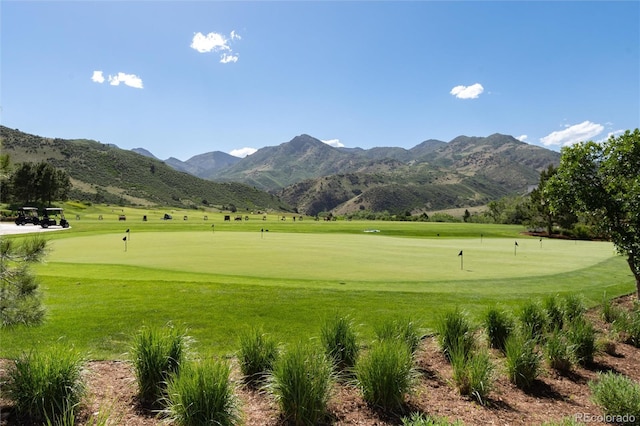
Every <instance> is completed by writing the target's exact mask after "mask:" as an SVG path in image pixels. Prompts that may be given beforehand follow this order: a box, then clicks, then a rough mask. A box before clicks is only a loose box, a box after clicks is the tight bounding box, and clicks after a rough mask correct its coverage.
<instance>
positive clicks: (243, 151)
mask: <svg viewBox="0 0 640 426" xmlns="http://www.w3.org/2000/svg"><path fill="white" fill-rule="evenodd" d="M256 151H257V149H255V148H249V147H245V148H240V149H234V150H233V151H231V152H230V153H229V154H230V155H233V156H234V157H240V158H244V157H246V156H247V155H251V154H253V153H254V152H256Z"/></svg>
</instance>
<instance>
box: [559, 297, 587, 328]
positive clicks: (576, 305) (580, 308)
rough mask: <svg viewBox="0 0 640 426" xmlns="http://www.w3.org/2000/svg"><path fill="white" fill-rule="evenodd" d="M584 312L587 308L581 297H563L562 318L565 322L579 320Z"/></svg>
mask: <svg viewBox="0 0 640 426" xmlns="http://www.w3.org/2000/svg"><path fill="white" fill-rule="evenodd" d="M586 311H587V307H586V306H585V304H584V300H583V299H582V297H581V296H579V295H577V294H567V295H565V296H564V318H565V320H566V322H568V323H571V322H573V321H576V320H579V319H581V318H582V316H583V315H584V313H585V312H586Z"/></svg>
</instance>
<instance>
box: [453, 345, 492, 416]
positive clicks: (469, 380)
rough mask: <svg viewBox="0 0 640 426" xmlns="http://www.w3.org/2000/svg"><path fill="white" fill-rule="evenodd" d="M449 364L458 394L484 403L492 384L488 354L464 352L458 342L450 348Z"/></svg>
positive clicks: (483, 352)
mask: <svg viewBox="0 0 640 426" xmlns="http://www.w3.org/2000/svg"><path fill="white" fill-rule="evenodd" d="M451 366H452V368H453V380H454V382H455V384H456V387H457V388H458V391H459V392H460V394H461V395H465V396H469V397H471V398H474V399H475V400H476V401H478V402H479V403H480V404H482V405H484V404H485V403H486V398H487V395H488V394H489V392H490V391H491V387H492V385H493V379H492V373H493V364H492V363H491V360H490V359H489V354H488V353H487V352H486V351H481V352H476V351H471V352H468V353H465V350H464V349H463V345H462V344H459V345H456V346H454V347H453V348H452V350H451Z"/></svg>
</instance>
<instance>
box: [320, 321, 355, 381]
mask: <svg viewBox="0 0 640 426" xmlns="http://www.w3.org/2000/svg"><path fill="white" fill-rule="evenodd" d="M320 341H321V342H322V346H323V348H324V351H325V353H326V354H327V356H328V357H329V358H330V359H331V361H332V362H333V365H334V367H335V368H336V369H337V370H339V371H348V370H350V369H353V367H354V366H355V365H356V360H357V359H358V354H359V352H360V347H359V346H358V337H357V335H356V332H355V330H354V325H353V321H351V319H349V318H348V317H344V316H339V315H336V316H334V317H333V318H330V319H328V320H326V321H325V322H324V323H323V324H322V328H321V329H320Z"/></svg>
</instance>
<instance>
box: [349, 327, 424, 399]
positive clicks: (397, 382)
mask: <svg viewBox="0 0 640 426" xmlns="http://www.w3.org/2000/svg"><path fill="white" fill-rule="evenodd" d="M356 380H357V383H358V386H359V388H360V390H361V392H362V396H363V398H364V400H365V401H366V402H367V403H369V404H370V405H372V406H375V407H380V408H382V409H383V410H394V409H398V408H401V407H402V405H403V404H404V398H405V395H406V394H408V393H409V392H411V390H412V389H413V385H414V380H415V370H414V368H413V356H412V354H411V350H410V348H409V347H408V346H407V344H406V343H405V342H402V341H398V340H390V339H387V340H380V341H376V342H374V344H373V345H372V346H371V349H370V350H369V352H368V353H366V354H365V355H363V356H361V357H360V358H359V359H358V362H357V363H356Z"/></svg>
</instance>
